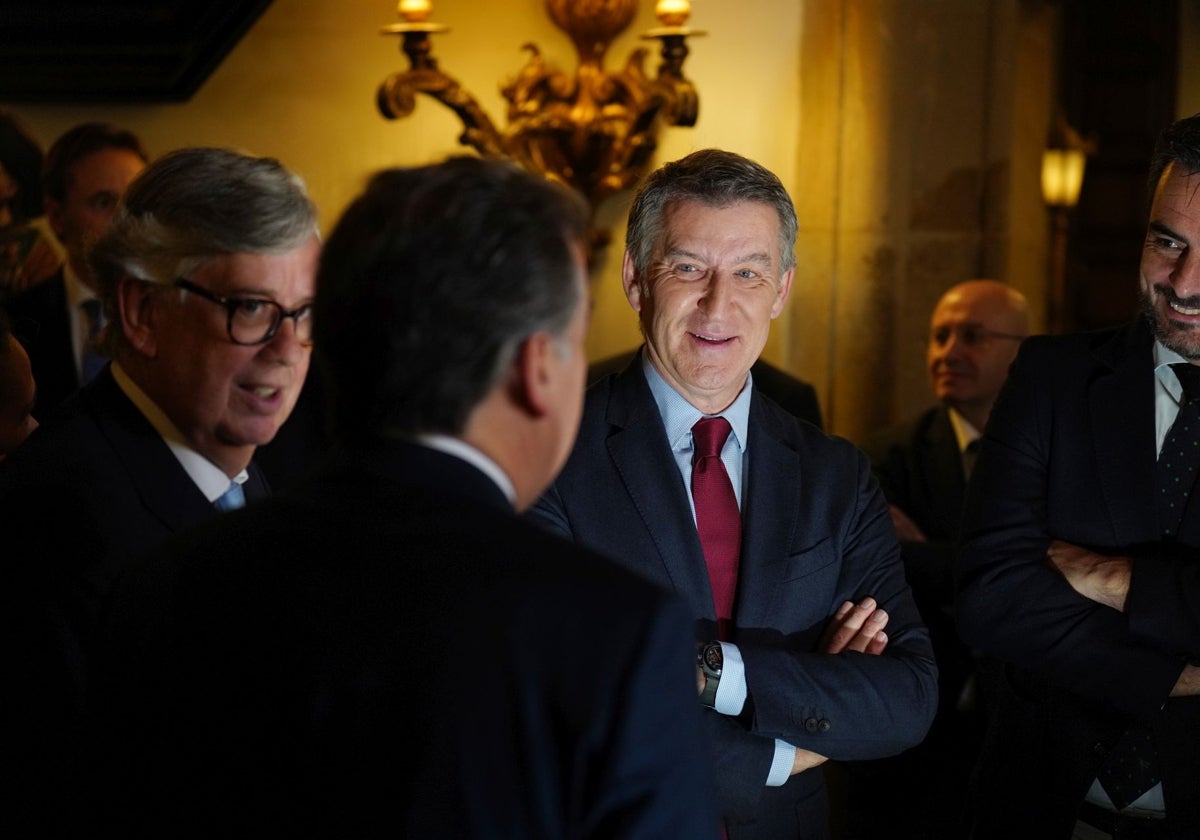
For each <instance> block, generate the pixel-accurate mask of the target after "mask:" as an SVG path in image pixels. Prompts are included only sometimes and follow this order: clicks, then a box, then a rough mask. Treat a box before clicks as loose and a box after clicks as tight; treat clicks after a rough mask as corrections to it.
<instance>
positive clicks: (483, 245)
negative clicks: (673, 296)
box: [313, 157, 587, 440]
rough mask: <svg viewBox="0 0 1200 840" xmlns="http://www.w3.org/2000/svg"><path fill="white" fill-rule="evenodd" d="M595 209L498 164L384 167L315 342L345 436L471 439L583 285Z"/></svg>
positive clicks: (348, 217) (360, 203)
mask: <svg viewBox="0 0 1200 840" xmlns="http://www.w3.org/2000/svg"><path fill="white" fill-rule="evenodd" d="M586 229H587V210H586V207H585V205H584V203H583V201H582V199H581V198H580V197H579V196H578V195H575V194H574V193H571V192H569V191H568V190H567V189H566V188H564V187H560V186H558V185H555V184H552V183H550V182H549V181H546V180H545V179H543V178H541V177H539V176H536V175H531V174H529V173H527V172H524V171H522V170H520V169H518V168H517V167H516V166H514V165H512V164H510V163H507V162H503V161H498V160H480V159H478V158H469V157H462V158H452V159H450V160H448V161H446V162H445V163H441V164H437V165H433V166H422V167H416V168H411V169H390V170H385V171H383V172H380V173H378V174H377V175H375V176H374V177H373V178H372V179H371V180H370V182H369V183H368V185H367V188H366V191H365V192H364V193H363V194H362V195H361V196H360V197H359V198H358V199H356V200H355V201H354V202H353V203H352V204H351V205H350V207H349V208H348V209H347V210H346V212H345V214H344V215H343V216H342V218H341V220H340V221H339V222H338V224H337V227H336V228H335V229H334V231H333V233H332V234H331V235H330V237H329V240H328V242H327V243H326V245H325V248H324V251H323V253H322V257H321V268H320V271H319V273H318V275H317V297H316V304H315V310H314V315H313V318H314V321H313V326H314V336H313V339H314V343H315V351H314V352H315V353H316V355H317V359H318V364H320V365H321V366H322V373H323V374H324V375H325V376H326V381H328V382H330V383H332V387H333V392H334V399H333V414H334V417H333V420H334V425H335V429H336V431H337V434H338V436H339V437H340V438H341V439H343V440H347V439H353V438H379V437H393V436H406V435H412V434H416V433H420V432H441V433H445V434H459V433H461V432H462V430H463V428H464V426H465V424H466V421H467V419H468V417H469V415H470V413H471V411H472V410H473V409H474V408H475V406H476V405H478V404H479V403H480V402H481V401H482V399H483V398H484V397H485V396H486V395H487V394H488V393H490V392H491V390H492V389H493V388H494V386H495V385H496V383H497V382H498V380H499V377H501V376H502V375H503V374H504V371H505V370H506V369H507V367H508V366H509V365H510V364H511V362H512V360H513V358H515V355H516V353H517V351H518V349H519V347H520V345H521V342H523V341H524V340H525V339H526V338H528V337H529V336H530V335H532V334H534V333H536V332H539V331H543V330H544V331H547V332H549V333H550V334H552V335H554V336H561V335H562V333H563V331H564V330H565V328H566V326H567V325H568V323H569V322H570V320H571V316H572V314H573V313H574V311H575V308H576V306H577V305H578V304H579V301H580V296H581V295H582V294H584V292H583V290H582V289H581V288H580V287H579V282H580V281H579V280H578V279H577V268H576V266H577V263H576V257H575V252H574V249H576V248H579V249H581V248H582V242H583V239H584V236H585V234H586Z"/></svg>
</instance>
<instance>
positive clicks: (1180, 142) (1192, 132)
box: [1146, 114, 1200, 206]
mask: <svg viewBox="0 0 1200 840" xmlns="http://www.w3.org/2000/svg"><path fill="white" fill-rule="evenodd" d="M1172 163H1178V164H1180V165H1181V166H1183V167H1184V168H1185V169H1186V170H1187V171H1188V172H1200V114H1194V115H1192V116H1190V117H1185V118H1183V119H1181V120H1178V121H1176V122H1174V123H1172V124H1171V125H1169V126H1167V127H1166V128H1165V129H1163V131H1162V133H1161V134H1159V135H1158V142H1156V143H1155V144H1154V155H1153V156H1152V157H1151V158H1150V175H1149V177H1148V178H1147V180H1146V195H1147V199H1146V201H1147V206H1149V204H1150V202H1153V201H1154V193H1155V192H1156V191H1157V190H1158V180H1159V178H1161V177H1162V174H1163V172H1165V171H1166V169H1167V167H1168V166H1170V165H1171V164H1172Z"/></svg>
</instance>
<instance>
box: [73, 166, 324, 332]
mask: <svg viewBox="0 0 1200 840" xmlns="http://www.w3.org/2000/svg"><path fill="white" fill-rule="evenodd" d="M317 232H318V228H317V210H316V207H315V206H314V205H313V203H312V201H311V200H310V199H309V198H308V194H307V192H306V190H305V188H304V183H303V181H301V180H300V178H299V177H298V176H296V175H294V174H293V173H291V172H289V171H288V170H287V169H285V168H284V166H283V165H282V164H281V163H280V162H279V161H277V160H275V159H274V158H265V157H252V156H249V155H245V154H242V153H240V152H235V151H233V150H230V149H214V148H189V149H180V150H178V151H175V152H171V153H169V154H166V155H164V156H163V157H161V158H159V159H158V160H156V161H155V162H154V163H152V164H150V166H148V167H147V168H146V169H145V170H144V171H143V172H142V173H141V175H139V176H138V177H137V179H136V180H135V181H134V182H133V183H132V184H130V186H129V189H128V191H127V192H126V193H125V196H124V198H123V199H122V201H121V204H120V206H119V208H118V210H117V213H116V215H115V216H114V217H113V220H112V223H111V224H110V225H109V228H108V230H107V231H106V232H105V234H104V235H103V236H102V237H101V238H100V240H99V242H97V243H96V245H95V247H94V248H92V249H91V251H90V252H89V262H90V264H91V267H92V271H93V273H94V275H95V277H96V280H97V283H98V284H99V287H100V289H99V291H100V297H101V299H102V300H103V302H104V309H105V314H106V315H107V316H108V321H109V323H111V324H116V323H117V311H116V292H117V286H118V284H119V283H120V282H121V280H122V279H124V278H125V277H134V278H136V279H138V280H143V281H146V282H149V283H158V284H160V285H170V284H171V283H173V282H174V281H175V279H176V278H178V277H182V276H187V275H189V274H191V273H193V272H195V271H196V270H197V269H198V268H199V267H200V266H202V265H203V264H204V263H205V262H206V261H207V260H209V259H211V258H213V257H216V256H221V255H225V254H284V253H288V252H289V251H292V250H295V249H296V248H298V247H300V246H301V245H302V244H303V243H304V242H305V241H307V240H308V239H309V238H310V237H312V236H314V235H316V234H317ZM107 333H108V334H107V335H106V339H105V341H106V343H107V345H108V348H109V350H110V352H111V351H112V350H113V349H114V343H119V342H120V341H122V340H123V336H122V334H121V330H120V329H110V330H108V331H107Z"/></svg>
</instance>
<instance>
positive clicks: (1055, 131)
mask: <svg viewBox="0 0 1200 840" xmlns="http://www.w3.org/2000/svg"><path fill="white" fill-rule="evenodd" d="M1094 153H1095V143H1093V142H1091V141H1088V140H1084V139H1083V137H1081V136H1080V134H1079V132H1077V131H1076V130H1075V129H1073V128H1072V127H1071V126H1070V125H1068V124H1067V121H1066V118H1065V117H1064V116H1063V115H1062V114H1061V113H1060V114H1059V115H1058V117H1057V119H1056V120H1055V123H1054V127H1053V128H1052V129H1051V131H1050V140H1049V142H1048V143H1047V146H1046V150H1045V151H1044V152H1043V153H1042V200H1043V201H1045V202H1046V206H1047V207H1048V208H1049V209H1050V213H1051V216H1052V218H1053V222H1054V234H1053V237H1054V239H1053V244H1052V249H1051V257H1050V289H1049V296H1048V304H1049V306H1048V310H1049V311H1048V312H1047V321H1048V324H1049V328H1050V330H1051V331H1052V332H1064V331H1066V330H1068V329H1070V328H1071V326H1072V324H1071V323H1070V321H1069V317H1068V312H1067V238H1068V232H1069V229H1070V225H1071V211H1072V210H1073V209H1074V208H1075V205H1076V204H1078V203H1079V193H1080V191H1081V190H1082V189H1083V173H1084V169H1085V168H1086V167H1087V157H1088V155H1089V154H1094Z"/></svg>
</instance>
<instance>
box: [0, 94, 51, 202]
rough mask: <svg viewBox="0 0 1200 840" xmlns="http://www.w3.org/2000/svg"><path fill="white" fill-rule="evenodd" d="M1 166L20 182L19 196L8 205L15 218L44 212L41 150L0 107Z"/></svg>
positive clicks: (11, 116)
mask: <svg viewBox="0 0 1200 840" xmlns="http://www.w3.org/2000/svg"><path fill="white" fill-rule="evenodd" d="M0 166H3V167H4V171H5V172H7V173H8V176H9V177H10V178H12V179H13V181H14V182H16V185H17V198H16V200H15V201H14V202H13V203H12V204H10V205H9V210H11V211H12V214H13V219H14V221H15V222H17V223H21V222H26V221H28V220H29V219H32V218H35V217H37V216H40V215H42V182H41V175H42V150H41V148H40V147H39V146H38V144H37V142H36V141H35V140H34V139H33V138H32V137H31V136H30V135H29V133H28V132H27V131H26V130H25V128H24V126H22V125H21V124H20V123H19V122H18V121H17V118H16V117H15V116H13V115H12V114H10V113H8V112H6V111H0Z"/></svg>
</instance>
